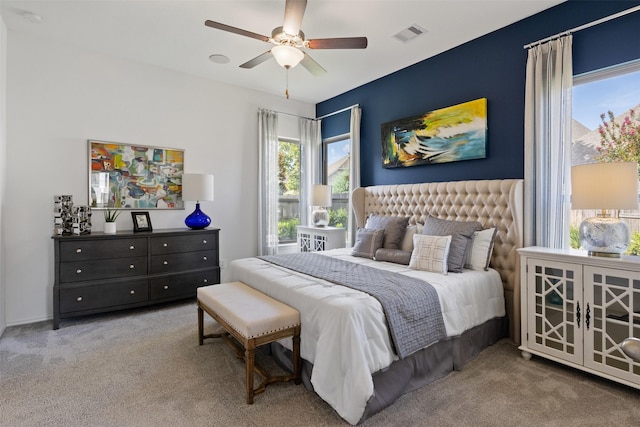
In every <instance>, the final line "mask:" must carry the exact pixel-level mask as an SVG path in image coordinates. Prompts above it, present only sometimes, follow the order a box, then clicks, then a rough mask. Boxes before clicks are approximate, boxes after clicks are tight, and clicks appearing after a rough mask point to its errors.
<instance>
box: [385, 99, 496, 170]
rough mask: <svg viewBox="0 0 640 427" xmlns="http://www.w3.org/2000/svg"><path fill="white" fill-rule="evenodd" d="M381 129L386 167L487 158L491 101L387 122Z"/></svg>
mask: <svg viewBox="0 0 640 427" xmlns="http://www.w3.org/2000/svg"><path fill="white" fill-rule="evenodd" d="M381 128H382V129H381V130H382V166H383V167H385V168H397V167H407V166H416V165H429V164H433V163H448V162H458V161H461V160H471V159H483V158H485V157H486V146H487V98H480V99H476V100H474V101H469V102H465V103H462V104H458V105H454V106H451V107H446V108H441V109H439V110H433V111H430V112H428V113H425V114H421V115H419V116H413V117H408V118H406V119H401V120H396V121H393V122H387V123H383V124H382V126H381Z"/></svg>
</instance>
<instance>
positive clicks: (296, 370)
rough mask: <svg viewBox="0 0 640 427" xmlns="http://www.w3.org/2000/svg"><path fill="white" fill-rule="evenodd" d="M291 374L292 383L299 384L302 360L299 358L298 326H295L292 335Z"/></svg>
mask: <svg viewBox="0 0 640 427" xmlns="http://www.w3.org/2000/svg"><path fill="white" fill-rule="evenodd" d="M292 339H293V374H294V375H295V376H294V383H295V384H300V383H301V382H302V361H301V360H300V327H299V326H298V327H297V328H296V332H295V335H294V336H293V338H292Z"/></svg>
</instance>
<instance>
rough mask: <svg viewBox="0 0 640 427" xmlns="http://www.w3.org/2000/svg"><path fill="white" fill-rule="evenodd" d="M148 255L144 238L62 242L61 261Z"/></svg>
mask: <svg viewBox="0 0 640 427" xmlns="http://www.w3.org/2000/svg"><path fill="white" fill-rule="evenodd" d="M146 255H147V239H144V238H138V239H136V238H133V239H114V240H105V239H99V240H79V241H76V242H73V241H69V242H60V261H61V262H67V261H84V260H90V259H105V258H125V257H139V256H146Z"/></svg>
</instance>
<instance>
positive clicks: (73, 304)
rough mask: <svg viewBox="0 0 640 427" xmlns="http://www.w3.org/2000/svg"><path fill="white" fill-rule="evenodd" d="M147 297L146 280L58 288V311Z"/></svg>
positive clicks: (81, 309) (87, 308) (106, 305)
mask: <svg viewBox="0 0 640 427" xmlns="http://www.w3.org/2000/svg"><path fill="white" fill-rule="evenodd" d="M147 299H149V286H148V283H147V280H134V281H130V282H126V283H112V284H102V285H99V284H98V285H91V286H81V287H75V288H63V289H60V313H72V312H75V311H83V310H95V309H100V308H104V307H112V306H119V305H126V304H135V303H140V302H144V301H146V300H147Z"/></svg>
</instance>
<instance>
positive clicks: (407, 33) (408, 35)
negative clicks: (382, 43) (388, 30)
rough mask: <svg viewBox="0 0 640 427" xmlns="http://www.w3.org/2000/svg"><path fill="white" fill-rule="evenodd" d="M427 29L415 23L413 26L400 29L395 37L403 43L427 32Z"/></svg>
mask: <svg viewBox="0 0 640 427" xmlns="http://www.w3.org/2000/svg"><path fill="white" fill-rule="evenodd" d="M426 32H427V30H425V29H424V28H422V27H421V26H419V25H416V24H413V25H412V26H410V27H408V28H405V29H404V30H402V31H400V32H399V33H398V34H396V35H394V36H393V37H395V38H396V39H398V40H400V41H401V42H403V43H406V42H408V41H409V40H413V39H415V38H416V37H418V36H420V35H422V34H424V33H426Z"/></svg>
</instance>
